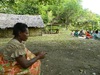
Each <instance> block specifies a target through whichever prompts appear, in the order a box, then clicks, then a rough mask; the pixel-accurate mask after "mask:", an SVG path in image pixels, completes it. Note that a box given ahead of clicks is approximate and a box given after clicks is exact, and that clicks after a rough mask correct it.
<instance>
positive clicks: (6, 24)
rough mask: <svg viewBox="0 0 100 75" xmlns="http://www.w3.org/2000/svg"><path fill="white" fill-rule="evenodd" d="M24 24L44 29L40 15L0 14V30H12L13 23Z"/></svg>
mask: <svg viewBox="0 0 100 75" xmlns="http://www.w3.org/2000/svg"><path fill="white" fill-rule="evenodd" d="M17 22H22V23H26V24H27V25H28V27H39V28H41V27H44V23H43V20H42V18H41V16H40V15H15V14H2V13H0V28H1V29H5V28H12V27H13V26H14V24H15V23H17Z"/></svg>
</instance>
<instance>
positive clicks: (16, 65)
mask: <svg viewBox="0 0 100 75" xmlns="http://www.w3.org/2000/svg"><path fill="white" fill-rule="evenodd" d="M13 35H14V37H13V38H12V39H11V40H10V41H9V42H8V43H7V45H6V46H5V47H4V48H3V49H2V50H3V52H2V54H0V75H40V66H41V62H40V59H43V58H44V56H45V54H46V53H45V52H38V53H35V54H33V53H32V52H31V51H29V50H28V49H27V48H26V46H25V44H24V43H23V41H26V40H27V39H28V35H29V31H28V27H27V25H26V24H24V23H16V24H15V25H14V28H13Z"/></svg>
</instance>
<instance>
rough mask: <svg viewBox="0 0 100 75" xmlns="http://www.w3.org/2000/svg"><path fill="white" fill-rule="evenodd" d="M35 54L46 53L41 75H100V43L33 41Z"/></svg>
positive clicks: (32, 45) (86, 41)
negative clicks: (38, 52)
mask: <svg viewBox="0 0 100 75" xmlns="http://www.w3.org/2000/svg"><path fill="white" fill-rule="evenodd" d="M26 45H27V47H28V48H29V49H30V50H32V49H34V50H32V51H33V52H37V51H46V52H47V53H48V54H47V55H46V58H45V59H43V60H42V69H41V70H42V71H41V75H100V41H98V40H88V39H79V38H77V39H70V40H62V39H61V40H58V39H55V40H48V41H39V40H38V41H35V40H34V41H31V42H28V43H27V44H26Z"/></svg>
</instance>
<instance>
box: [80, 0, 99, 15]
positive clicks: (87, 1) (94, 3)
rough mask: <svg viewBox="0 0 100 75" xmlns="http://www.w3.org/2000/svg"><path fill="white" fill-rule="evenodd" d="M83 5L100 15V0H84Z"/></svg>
mask: <svg viewBox="0 0 100 75" xmlns="http://www.w3.org/2000/svg"><path fill="white" fill-rule="evenodd" d="M82 6H83V8H88V9H89V10H91V11H92V12H93V13H96V14H99V15H100V0H83V2H82Z"/></svg>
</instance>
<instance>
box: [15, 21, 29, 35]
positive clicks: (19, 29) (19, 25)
mask: <svg viewBox="0 0 100 75" xmlns="http://www.w3.org/2000/svg"><path fill="white" fill-rule="evenodd" d="M26 28H28V26H27V25H26V24H25V23H20V22H18V23H16V24H15V25H14V27H13V35H14V36H18V34H19V32H25V31H26Z"/></svg>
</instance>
